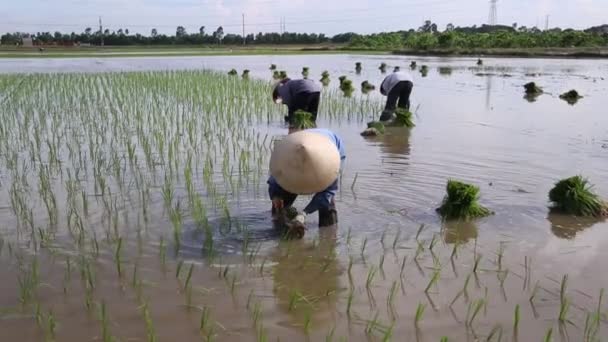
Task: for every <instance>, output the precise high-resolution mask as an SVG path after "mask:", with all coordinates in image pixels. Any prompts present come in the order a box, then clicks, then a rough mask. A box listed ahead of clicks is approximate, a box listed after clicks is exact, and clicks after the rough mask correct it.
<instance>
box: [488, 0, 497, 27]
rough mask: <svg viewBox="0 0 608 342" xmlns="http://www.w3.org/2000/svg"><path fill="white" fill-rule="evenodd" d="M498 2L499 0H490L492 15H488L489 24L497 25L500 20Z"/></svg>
mask: <svg viewBox="0 0 608 342" xmlns="http://www.w3.org/2000/svg"><path fill="white" fill-rule="evenodd" d="M497 2H498V0H490V15H489V16H488V24H489V25H496V23H497V22H498V10H497V8H496V7H497V6H496V3H497Z"/></svg>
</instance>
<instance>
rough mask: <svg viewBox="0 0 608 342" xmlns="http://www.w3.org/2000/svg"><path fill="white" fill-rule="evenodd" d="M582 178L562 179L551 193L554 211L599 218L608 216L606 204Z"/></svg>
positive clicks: (550, 197) (550, 198)
mask: <svg viewBox="0 0 608 342" xmlns="http://www.w3.org/2000/svg"><path fill="white" fill-rule="evenodd" d="M592 189H593V187H592V186H591V185H590V184H589V181H588V180H587V179H586V178H583V177H582V176H574V177H570V178H566V179H562V180H560V181H559V182H557V183H555V186H554V187H553V189H551V191H549V200H550V201H551V203H552V209H553V210H555V211H558V212H562V213H564V214H568V215H575V216H592V217H598V216H602V215H605V214H606V204H605V203H604V202H603V201H602V200H601V199H600V198H599V197H598V196H597V195H596V194H594V193H593V192H592Z"/></svg>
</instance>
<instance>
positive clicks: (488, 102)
mask: <svg viewBox="0 0 608 342" xmlns="http://www.w3.org/2000/svg"><path fill="white" fill-rule="evenodd" d="M493 85H494V76H492V75H488V76H487V78H486V110H490V109H492V86H493Z"/></svg>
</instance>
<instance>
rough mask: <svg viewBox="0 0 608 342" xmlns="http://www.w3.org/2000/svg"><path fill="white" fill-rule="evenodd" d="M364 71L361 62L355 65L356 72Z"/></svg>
mask: <svg viewBox="0 0 608 342" xmlns="http://www.w3.org/2000/svg"><path fill="white" fill-rule="evenodd" d="M362 69H363V67H362V66H361V62H357V63H355V71H357V72H361V70H362Z"/></svg>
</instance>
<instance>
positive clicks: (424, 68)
mask: <svg viewBox="0 0 608 342" xmlns="http://www.w3.org/2000/svg"><path fill="white" fill-rule="evenodd" d="M420 74H422V77H426V76H427V75H428V74H429V67H428V65H423V66H421V67H420Z"/></svg>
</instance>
